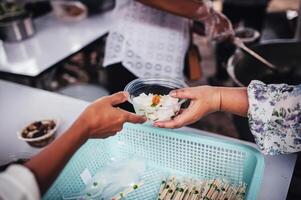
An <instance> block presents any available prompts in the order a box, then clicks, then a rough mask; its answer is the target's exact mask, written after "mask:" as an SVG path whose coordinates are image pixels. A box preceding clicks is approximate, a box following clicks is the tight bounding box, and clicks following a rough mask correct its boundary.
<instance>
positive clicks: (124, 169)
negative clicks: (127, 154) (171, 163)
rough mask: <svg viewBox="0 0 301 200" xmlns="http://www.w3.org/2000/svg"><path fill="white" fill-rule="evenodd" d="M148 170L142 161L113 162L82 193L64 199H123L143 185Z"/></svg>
mask: <svg viewBox="0 0 301 200" xmlns="http://www.w3.org/2000/svg"><path fill="white" fill-rule="evenodd" d="M145 170H146V165H145V162H143V161H141V160H128V161H122V160H118V161H112V162H110V163H109V164H108V165H106V166H104V167H103V168H101V169H100V171H98V172H97V173H96V174H95V175H94V176H93V177H92V179H91V180H90V181H89V182H88V183H87V185H86V187H85V189H83V190H82V191H81V192H80V193H77V194H71V195H69V194H68V195H63V199H95V198H97V199H106V200H107V199H112V200H113V199H114V200H118V199H122V198H123V197H125V196H126V195H127V194H128V193H130V192H132V191H134V190H136V189H138V188H140V187H141V186H142V185H143V181H142V180H141V176H142V174H143V173H144V172H145Z"/></svg>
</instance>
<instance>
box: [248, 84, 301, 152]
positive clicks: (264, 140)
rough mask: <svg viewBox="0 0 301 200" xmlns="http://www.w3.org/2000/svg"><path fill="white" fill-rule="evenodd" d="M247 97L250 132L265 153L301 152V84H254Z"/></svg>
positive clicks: (250, 87)
mask: <svg viewBox="0 0 301 200" xmlns="http://www.w3.org/2000/svg"><path fill="white" fill-rule="evenodd" d="M248 98H249V111H248V117H249V124H250V129H251V132H252V134H253V135H254V137H255V141H256V143H257V144H258V145H259V147H260V149H261V150H262V151H263V153H264V154H270V155H276V154H285V153H293V152H297V151H301V85H297V86H289V85H286V84H271V85H266V84H264V83H262V82H260V81H252V82H251V83H250V85H249V87H248Z"/></svg>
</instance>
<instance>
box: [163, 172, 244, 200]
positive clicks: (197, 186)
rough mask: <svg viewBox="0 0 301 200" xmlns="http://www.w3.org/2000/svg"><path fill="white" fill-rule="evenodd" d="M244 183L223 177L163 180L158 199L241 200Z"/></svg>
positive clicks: (172, 177) (170, 178) (171, 178)
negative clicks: (234, 183)
mask: <svg viewBox="0 0 301 200" xmlns="http://www.w3.org/2000/svg"><path fill="white" fill-rule="evenodd" d="M245 192H246V184H240V185H237V186H236V185H232V184H230V183H229V182H228V181H226V180H225V179H210V180H196V179H183V178H180V179H177V178H176V177H175V176H171V177H168V178H167V179H166V180H163V181H162V183H161V186H160V191H159V194H158V200H243V199H244V197H245Z"/></svg>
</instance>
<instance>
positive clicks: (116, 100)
mask: <svg viewBox="0 0 301 200" xmlns="http://www.w3.org/2000/svg"><path fill="white" fill-rule="evenodd" d="M108 99H109V102H110V104H111V105H112V106H115V105H118V104H121V103H123V102H125V101H126V100H127V99H128V94H127V92H118V93H115V94H112V95H111V96H109V97H108Z"/></svg>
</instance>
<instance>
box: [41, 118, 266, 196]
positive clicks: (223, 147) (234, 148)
mask: <svg viewBox="0 0 301 200" xmlns="http://www.w3.org/2000/svg"><path fill="white" fill-rule="evenodd" d="M111 157H119V158H125V159H127V158H128V159H131V158H135V157H136V158H143V159H146V160H148V161H150V162H151V163H154V164H155V167H154V168H153V169H149V170H147V172H146V173H145V174H144V177H143V179H144V180H145V184H144V186H143V187H142V188H141V189H140V190H137V191H135V192H134V193H132V194H131V195H130V196H128V197H127V199H156V195H157V192H158V189H159V185H160V181H161V179H162V171H161V170H160V169H164V170H173V171H178V172H181V173H182V174H187V175H188V176H191V177H197V178H216V177H222V178H226V179H228V180H229V181H231V182H232V183H233V184H238V183H241V182H242V181H243V182H245V183H247V185H248V189H247V196H246V199H256V196H257V193H258V192H259V189H260V183H261V178H262V175H263V169H264V161H263V156H262V155H261V154H260V153H259V152H258V151H257V150H256V149H255V148H253V147H250V146H247V145H243V144H240V143H235V142H231V141H228V140H221V139H215V138H212V137H205V136H200V135H194V134H191V133H186V132H177V131H172V130H166V129H158V128H154V127H150V126H147V125H132V124H126V125H125V127H124V129H123V130H122V132H121V133H119V134H118V135H117V136H115V137H113V138H111V139H110V140H105V141H104V140H90V141H89V142H88V143H87V144H85V145H84V146H83V147H82V148H81V149H80V150H79V151H78V152H77V153H76V154H75V155H74V156H73V158H72V159H71V160H70V161H69V163H68V165H67V166H66V167H65V169H64V170H63V172H62V173H61V174H60V176H59V178H58V179H57V180H56V182H55V183H54V184H53V186H52V187H51V188H50V190H49V191H48V192H47V194H46V195H45V196H44V199H60V198H61V197H62V195H63V194H70V193H76V192H79V191H80V190H82V189H83V188H84V184H83V182H82V180H81V178H80V176H79V175H80V173H81V172H82V171H83V170H84V169H85V168H88V169H89V171H90V172H91V173H92V174H95V173H96V172H97V170H99V169H100V168H101V167H102V166H104V165H105V164H106V163H107V162H109V160H110V158H111Z"/></svg>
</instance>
